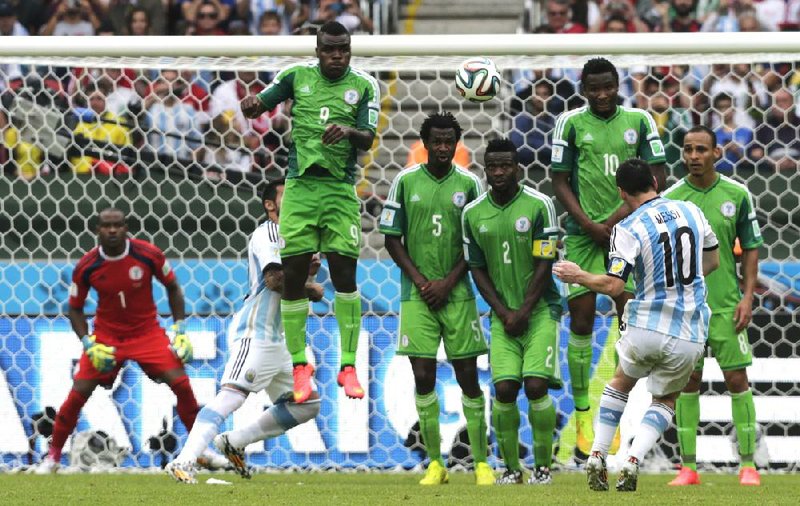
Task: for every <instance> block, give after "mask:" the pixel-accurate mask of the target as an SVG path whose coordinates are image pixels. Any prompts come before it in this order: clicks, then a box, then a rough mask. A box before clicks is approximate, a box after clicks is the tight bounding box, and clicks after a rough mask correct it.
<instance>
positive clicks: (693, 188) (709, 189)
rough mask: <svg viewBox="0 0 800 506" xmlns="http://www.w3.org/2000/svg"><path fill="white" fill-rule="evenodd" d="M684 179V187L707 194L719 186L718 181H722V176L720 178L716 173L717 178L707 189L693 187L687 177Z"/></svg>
mask: <svg viewBox="0 0 800 506" xmlns="http://www.w3.org/2000/svg"><path fill="white" fill-rule="evenodd" d="M684 179H685V181H686V185H687V186H688V187H689V188H691V189H692V190H694V191H696V192H700V193H708V192H710V191H711V190H713V189H714V188H715V187H716V186H717V185H718V184H719V182H720V181H722V176H720V175H719V172H717V178H716V179H715V180H714V182H713V183H712V184H711V186H709V187H708V188H700V187H699V186H696V185H693V184H692V182H691V181H690V180H689V176H686V177H685V178H684Z"/></svg>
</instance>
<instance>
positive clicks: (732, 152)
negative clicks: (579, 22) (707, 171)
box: [713, 93, 753, 173]
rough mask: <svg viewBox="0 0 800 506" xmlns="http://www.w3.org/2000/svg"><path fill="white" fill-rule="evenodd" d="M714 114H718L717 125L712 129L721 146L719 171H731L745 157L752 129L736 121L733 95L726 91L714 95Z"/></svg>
mask: <svg viewBox="0 0 800 506" xmlns="http://www.w3.org/2000/svg"><path fill="white" fill-rule="evenodd" d="M713 108H714V114H715V115H718V116H719V121H718V123H719V126H718V127H716V128H715V129H714V133H716V134H717V143H718V144H719V145H720V146H722V158H721V159H720V160H719V162H718V163H717V169H718V170H719V171H720V172H728V173H731V172H733V169H734V168H735V167H736V166H737V165H738V164H739V162H740V161H742V160H745V159H746V155H747V148H748V146H750V144H751V143H752V142H753V130H752V129H751V128H749V127H746V126H741V125H740V124H739V123H738V122H737V121H736V108H735V107H734V105H733V97H731V96H730V95H728V94H727V93H720V94H718V95H715V96H714V101H713Z"/></svg>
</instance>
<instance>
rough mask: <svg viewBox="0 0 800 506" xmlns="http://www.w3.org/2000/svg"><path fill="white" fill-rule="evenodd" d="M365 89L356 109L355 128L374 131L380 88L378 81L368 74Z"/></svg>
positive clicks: (376, 128) (376, 124) (378, 110)
mask: <svg viewBox="0 0 800 506" xmlns="http://www.w3.org/2000/svg"><path fill="white" fill-rule="evenodd" d="M365 80H366V81H367V86H366V90H365V91H364V93H362V96H361V100H359V102H358V108H357V110H356V128H357V129H358V130H368V131H370V132H373V133H374V132H376V131H377V130H378V116H379V113H380V101H381V98H380V90H379V88H378V82H377V81H376V80H375V79H374V78H373V77H372V76H369V77H368V78H365Z"/></svg>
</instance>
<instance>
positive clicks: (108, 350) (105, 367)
mask: <svg viewBox="0 0 800 506" xmlns="http://www.w3.org/2000/svg"><path fill="white" fill-rule="evenodd" d="M81 343H82V344H83V350H84V351H85V352H86V356H87V357H89V360H90V361H91V362H92V366H93V367H94V368H95V369H97V370H98V371H100V372H109V371H111V370H112V369H114V367H116V365H117V361H116V359H115V358H114V353H115V352H116V351H117V349H116V348H114V347H113V346H108V345H106V344H103V343H98V342H96V338H95V336H83V337H82V338H81Z"/></svg>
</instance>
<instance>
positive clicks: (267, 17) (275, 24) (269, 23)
mask: <svg viewBox="0 0 800 506" xmlns="http://www.w3.org/2000/svg"><path fill="white" fill-rule="evenodd" d="M253 33H254V34H256V35H281V34H282V33H284V31H283V20H282V19H281V16H280V14H278V12H277V11H266V12H264V13H263V14H261V18H260V19H259V20H258V31H256V32H253Z"/></svg>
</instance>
